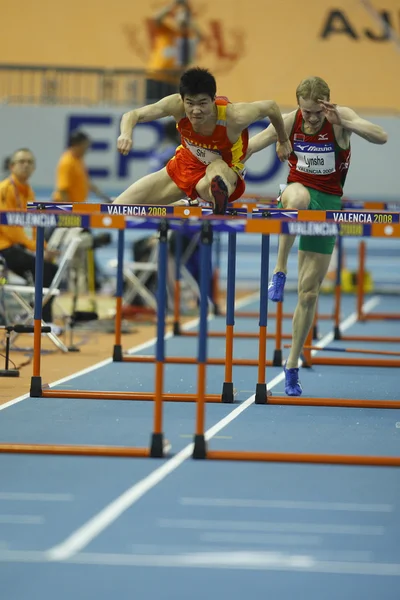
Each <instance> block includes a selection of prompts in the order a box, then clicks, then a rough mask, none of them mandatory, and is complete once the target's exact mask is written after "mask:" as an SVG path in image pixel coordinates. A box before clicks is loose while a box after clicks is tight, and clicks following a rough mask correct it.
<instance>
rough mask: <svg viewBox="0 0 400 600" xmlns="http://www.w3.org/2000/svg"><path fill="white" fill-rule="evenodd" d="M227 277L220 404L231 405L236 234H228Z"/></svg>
mask: <svg viewBox="0 0 400 600" xmlns="http://www.w3.org/2000/svg"><path fill="white" fill-rule="evenodd" d="M228 236H229V237H228V275H227V290H226V342H225V360H226V362H225V381H224V384H223V386H222V396H221V400H222V402H226V403H232V402H233V400H234V390H233V381H232V375H233V368H232V361H233V328H234V325H235V286H236V232H232V233H229V234H228Z"/></svg>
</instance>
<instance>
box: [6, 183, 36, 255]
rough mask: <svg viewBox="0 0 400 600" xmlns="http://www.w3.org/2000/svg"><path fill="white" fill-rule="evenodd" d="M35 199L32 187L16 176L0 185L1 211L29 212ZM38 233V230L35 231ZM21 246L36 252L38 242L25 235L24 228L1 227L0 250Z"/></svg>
mask: <svg viewBox="0 0 400 600" xmlns="http://www.w3.org/2000/svg"><path fill="white" fill-rule="evenodd" d="M34 199H35V194H34V191H33V189H32V188H31V186H30V185H29V184H27V183H25V184H24V183H21V182H20V181H19V180H18V179H17V178H16V177H15V175H11V176H10V177H7V179H4V181H2V182H1V183H0V209H1V210H9V211H13V210H23V211H26V210H27V204H28V202H32V201H33V200H34ZM34 232H36V230H34ZM17 244H19V245H20V246H24V248H27V249H28V250H32V251H33V252H35V250H36V240H35V238H30V237H28V236H27V234H26V233H25V229H24V228H23V227H14V226H13V227H10V226H7V225H0V250H5V249H6V248H10V247H11V246H14V245H17Z"/></svg>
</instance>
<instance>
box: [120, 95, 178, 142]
mask: <svg viewBox="0 0 400 600" xmlns="http://www.w3.org/2000/svg"><path fill="white" fill-rule="evenodd" d="M180 114H183V104H182V98H181V96H180V94H172V95H171V96H166V97H165V98H162V99H161V100H159V101H158V102H155V103H154V104H148V105H147V106H142V108H136V109H134V110H131V111H129V112H127V113H124V114H123V115H122V119H121V135H120V136H119V138H118V142H117V147H118V150H119V151H120V152H121V154H128V153H129V151H130V149H131V148H132V130H133V128H134V127H135V126H136V125H137V124H138V123H148V122H149V121H155V120H157V119H162V118H163V117H175V118H177V117H179V115H180Z"/></svg>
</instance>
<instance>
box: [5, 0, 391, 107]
mask: <svg viewBox="0 0 400 600" xmlns="http://www.w3.org/2000/svg"><path fill="white" fill-rule="evenodd" d="M168 1H170V0H165V1H162V0H149V2H126V0H114V1H113V2H110V1H109V0H85V1H84V2H82V1H81V0H69V2H67V3H63V5H62V6H61V5H60V4H59V3H58V2H53V1H52V0H39V1H38V2H30V1H28V0H21V1H20V2H16V3H8V5H7V16H6V21H5V23H4V26H3V28H2V35H1V36H0V56H1V62H3V63H16V64H18V63H19V64H21V63H25V64H40V65H46V64H51V65H72V66H98V67H124V68H125V67H126V68H130V67H131V68H142V67H143V68H144V67H145V66H146V61H147V58H148V55H149V44H150V42H149V35H148V28H147V26H146V20H147V19H148V18H149V17H151V15H152V14H154V12H155V11H156V10H158V9H159V8H160V7H161V6H164V5H165V4H167V3H168ZM371 2H373V8H374V9H375V10H376V12H377V14H378V15H379V17H380V18H381V19H383V21H384V22H386V23H387V24H388V25H390V27H391V28H392V30H393V31H394V32H395V34H396V35H397V36H399V37H400V0H371ZM191 3H192V7H193V10H194V12H195V14H196V18H197V21H198V25H199V28H200V29H201V31H202V33H203V41H202V43H201V46H200V48H199V54H198V60H197V63H198V64H199V65H201V66H206V67H208V68H209V69H210V70H212V71H213V72H214V73H215V75H216V76H217V78H218V88H219V93H221V94H224V95H227V96H229V97H230V99H231V100H233V101H240V100H243V101H244V100H247V101H249V100H257V99H263V98H264V99H266V98H274V99H276V100H277V101H278V102H279V103H280V104H281V105H282V106H286V107H292V106H293V105H294V104H295V97H294V90H295V88H296V85H297V84H298V82H299V81H300V80H301V79H302V78H303V77H305V76H308V75H314V74H315V75H320V76H321V77H324V78H325V79H326V80H327V81H328V83H329V85H330V87H331V90H332V100H333V101H335V102H337V103H340V104H346V105H350V106H353V107H354V108H363V109H366V108H372V109H382V110H383V111H385V112H386V111H390V112H393V111H397V110H398V109H399V106H400V52H399V48H396V44H395V43H394V42H393V41H392V40H390V39H389V34H388V29H387V28H386V30H385V27H383V26H382V23H381V22H380V21H379V19H377V18H376V17H374V16H373V15H372V14H371V12H369V11H368V9H367V8H366V6H365V4H369V5H370V1H369V0H357V1H356V0H346V1H344V0H342V1H339V2H332V3H331V2H329V1H326V0H319V1H317V0H307V1H306V2H301V1H300V0H284V1H282V0H277V1H276V2H272V1H271V0H246V2H243V0H191Z"/></svg>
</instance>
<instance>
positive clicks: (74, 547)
mask: <svg viewBox="0 0 400 600" xmlns="http://www.w3.org/2000/svg"><path fill="white" fill-rule="evenodd" d="M379 301H380V299H379V297H376V296H375V297H373V298H371V299H370V300H369V301H368V302H367V303H366V304H365V305H364V311H365V312H369V311H370V310H372V309H373V308H374V307H375V306H376V305H377V304H379ZM356 320H357V315H356V314H355V313H353V314H352V315H350V317H348V318H347V319H346V320H345V321H344V322H343V324H342V326H341V330H342V331H346V329H348V328H349V327H351V325H353V324H354V323H355V322H356ZM332 339H333V334H332V333H329V334H328V335H326V336H325V337H324V338H322V339H321V340H320V341H319V343H318V345H319V347H321V348H323V347H324V346H326V345H327V344H329V343H330V342H331V341H332ZM284 377H285V375H284V373H283V372H282V373H280V374H279V375H277V376H276V377H274V379H272V381H271V382H270V383H269V384H268V388H269V389H272V388H274V387H275V386H276V385H278V384H279V383H280V382H281V381H283V379H284ZM254 400H255V395H254V394H253V395H252V396H250V398H248V399H247V400H245V401H244V402H242V403H241V404H240V405H239V406H237V407H236V408H234V409H233V410H232V411H231V412H230V413H229V414H228V415H226V417H224V418H223V419H221V420H220V421H218V423H216V424H215V425H214V426H213V427H211V428H210V429H209V430H208V431H206V432H205V438H206V440H210V439H211V438H213V437H214V436H215V435H216V434H217V433H219V432H220V431H221V430H222V429H224V428H225V427H226V426H227V425H229V423H231V422H232V421H234V420H235V419H237V417H238V416H239V415H241V414H242V412H244V411H245V410H246V409H247V408H248V407H249V406H251V405H252V404H253V403H254ZM192 452H193V444H189V445H188V446H186V447H185V448H184V449H183V450H181V451H180V452H178V454H176V455H175V456H173V457H172V458H170V459H169V460H168V461H166V462H165V463H164V464H162V465H161V466H160V467H158V469H155V470H154V471H153V472H152V473H150V474H149V475H147V477H144V478H143V479H142V480H141V481H138V482H137V483H135V484H134V485H133V486H132V487H130V488H129V489H127V490H126V491H125V492H124V493H123V494H121V495H120V496H118V498H116V499H115V500H113V501H112V502H110V504H108V505H107V506H105V507H104V508H103V509H102V510H101V511H100V512H98V513H97V514H96V515H94V516H93V517H92V518H91V519H89V520H88V521H86V523H84V524H83V525H82V526H81V527H79V528H78V529H77V530H75V531H74V532H73V533H71V534H70V535H69V536H68V537H67V538H66V539H65V540H64V541H63V542H61V543H60V544H57V545H56V546H53V547H52V548H50V549H49V550H48V551H47V558H48V560H67V559H69V558H70V557H71V556H73V555H74V554H76V553H77V552H79V551H80V550H82V549H83V548H85V547H86V546H87V545H88V544H89V543H90V542H91V541H92V540H93V539H94V538H96V537H97V536H98V535H100V533H101V532H102V531H104V530H105V529H106V528H107V527H109V526H110V525H111V523H113V522H114V521H115V520H116V519H118V517H120V516H121V515H122V514H123V513H124V512H125V511H126V510H127V509H128V508H130V507H131V506H132V505H133V504H135V503H136V502H137V501H138V500H140V498H142V496H144V495H145V494H146V493H147V492H148V491H150V490H151V489H153V488H154V487H155V486H156V485H158V484H159V483H160V482H161V481H163V480H164V479H165V478H166V477H167V476H168V475H170V474H171V473H173V472H174V471H175V470H176V469H177V468H178V467H180V466H181V464H182V463H184V462H185V460H187V459H188V458H190V457H191V456H192Z"/></svg>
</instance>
